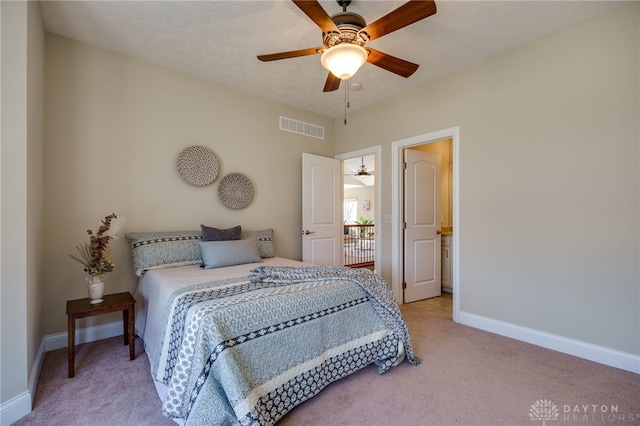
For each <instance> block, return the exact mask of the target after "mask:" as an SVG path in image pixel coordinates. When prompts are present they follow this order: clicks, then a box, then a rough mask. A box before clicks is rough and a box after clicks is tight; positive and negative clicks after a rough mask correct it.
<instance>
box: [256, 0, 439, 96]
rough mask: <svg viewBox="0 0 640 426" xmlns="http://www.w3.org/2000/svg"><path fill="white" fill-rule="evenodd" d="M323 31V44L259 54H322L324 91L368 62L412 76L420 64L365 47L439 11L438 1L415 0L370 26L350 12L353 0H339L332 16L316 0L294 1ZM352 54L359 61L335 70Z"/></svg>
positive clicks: (273, 57)
mask: <svg viewBox="0 0 640 426" xmlns="http://www.w3.org/2000/svg"><path fill="white" fill-rule="evenodd" d="M292 1H293V3H294V4H295V5H296V6H298V8H300V10H302V11H303V12H304V13H305V14H306V15H307V16H308V17H309V18H311V20H312V21H313V22H315V24H316V25H317V26H318V27H320V29H321V30H322V32H323V33H322V39H323V46H319V47H312V48H309V49H302V50H293V51H289V52H280V53H272V54H268V55H259V56H258V59H259V60H261V61H263V62H268V61H275V60H279V59H288V58H295V57H298V56H307V55H315V54H320V53H321V54H322V58H321V63H322V66H323V67H325V68H326V69H328V70H331V71H330V72H329V75H328V76H327V81H326V82H325V85H324V90H323V91H324V92H331V91H334V90H337V89H338V87H340V81H341V80H347V79H349V78H350V77H351V76H353V74H355V72H356V71H357V70H358V68H359V67H360V66H361V65H363V64H364V63H365V62H369V63H370V64H373V65H376V66H378V67H380V68H383V69H385V70H387V71H390V72H392V73H394V74H398V75H400V76H402V77H405V78H406V77H409V76H411V75H412V74H413V73H414V72H415V71H416V70H417V69H418V64H414V63H411V62H409V61H405V60H404V59H400V58H396V57H395V56H391V55H388V54H386V53H383V52H380V51H378V50H375V49H373V48H371V47H365V45H366V43H367V42H369V41H371V40H374V39H376V38H380V37H382V36H384V35H387V34H389V33H391V32H393V31H396V30H399V29H401V28H403V27H406V26H407V25H410V24H413V23H414V22H417V21H420V20H422V19H424V18H427V17H429V16H431V15H433V14H435V13H436V4H435V2H434V1H432V0H427V1H423V0H411V1H409V2H407V3H405V4H403V5H402V6H400V7H398V8H397V9H395V10H393V11H391V12H389V13H388V14H386V15H384V16H383V17H381V18H379V19H378V20H376V21H374V22H372V23H370V24H368V25H367V23H366V21H365V20H364V18H363V17H362V16H360V15H358V14H357V13H353V12H347V6H349V4H350V3H351V0H336V2H337V3H338V4H339V5H340V6H342V12H340V13H337V14H335V15H333V16H329V15H328V14H327V12H325V10H324V9H323V8H322V6H321V5H320V3H318V2H317V1H316V0H292ZM343 55H351V58H352V59H353V60H354V61H355V63H350V64H348V66H347V68H345V69H342V70H334V69H333V65H332V63H336V62H340V64H343V63H344V62H342V61H341V60H338V57H342V56H343Z"/></svg>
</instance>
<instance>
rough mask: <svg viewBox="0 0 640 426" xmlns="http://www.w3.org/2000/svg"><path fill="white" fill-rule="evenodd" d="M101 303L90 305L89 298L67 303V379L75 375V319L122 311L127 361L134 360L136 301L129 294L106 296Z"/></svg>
mask: <svg viewBox="0 0 640 426" xmlns="http://www.w3.org/2000/svg"><path fill="white" fill-rule="evenodd" d="M103 299H104V300H103V301H102V302H101V303H96V304H95V305H92V304H91V303H89V298H86V299H76V300H69V301H67V325H68V334H69V336H68V338H69V348H68V354H69V377H73V376H74V374H75V371H74V367H73V363H74V359H75V338H76V319H78V318H85V317H92V316H94V315H104V314H109V313H111V312H118V311H122V319H123V323H124V344H125V345H129V359H131V360H132V361H133V360H134V359H136V340H135V339H136V338H135V332H134V325H133V324H134V322H135V305H136V299H134V298H133V296H131V293H129V292H125V293H117V294H107V295H105V296H104V298H103Z"/></svg>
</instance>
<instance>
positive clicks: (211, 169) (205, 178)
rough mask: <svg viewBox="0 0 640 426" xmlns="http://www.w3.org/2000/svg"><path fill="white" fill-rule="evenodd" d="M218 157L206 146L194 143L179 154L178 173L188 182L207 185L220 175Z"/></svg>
mask: <svg viewBox="0 0 640 426" xmlns="http://www.w3.org/2000/svg"><path fill="white" fill-rule="evenodd" d="M219 167H220V165H219V162H218V157H216V156H215V154H214V153H213V151H211V150H210V149H209V148H207V147H206V146H200V145H192V146H190V147H188V148H185V149H183V150H182V152H181V153H180V155H178V173H179V174H180V176H181V177H182V179H184V180H185V181H187V182H188V183H190V184H191V185H196V186H205V185H209V184H210V183H212V182H213V181H214V180H216V178H217V177H218V170H219Z"/></svg>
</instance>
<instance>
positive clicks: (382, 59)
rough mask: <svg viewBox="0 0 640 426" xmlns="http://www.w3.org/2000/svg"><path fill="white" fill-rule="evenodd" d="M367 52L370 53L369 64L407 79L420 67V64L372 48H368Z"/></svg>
mask: <svg viewBox="0 0 640 426" xmlns="http://www.w3.org/2000/svg"><path fill="white" fill-rule="evenodd" d="M367 50H368V51H369V56H368V57H367V62H369V63H370V64H373V65H377V66H379V67H380V68H383V69H385V70H387V71H391V72H392V73H394V74H398V75H400V76H402V77H405V78H407V77H409V76H411V75H412V74H413V73H414V72H416V70H417V69H418V67H419V65H418V64H414V63H413V62H409V61H405V60H404V59H400V58H396V57H395V56H391V55H388V54H386V53H383V52H380V51H379V50H375V49H372V48H370V47H367Z"/></svg>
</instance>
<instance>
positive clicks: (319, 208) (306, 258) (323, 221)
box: [302, 153, 342, 266]
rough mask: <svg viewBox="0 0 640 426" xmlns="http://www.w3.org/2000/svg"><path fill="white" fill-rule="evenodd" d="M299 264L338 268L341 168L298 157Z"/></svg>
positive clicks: (334, 162)
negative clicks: (300, 253) (299, 180)
mask: <svg viewBox="0 0 640 426" xmlns="http://www.w3.org/2000/svg"><path fill="white" fill-rule="evenodd" d="M302 261H303V262H308V263H313V264H316V265H331V266H341V265H342V167H341V163H340V161H339V160H336V159H334V158H328V157H321V156H318V155H313V154H307V153H303V154H302Z"/></svg>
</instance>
